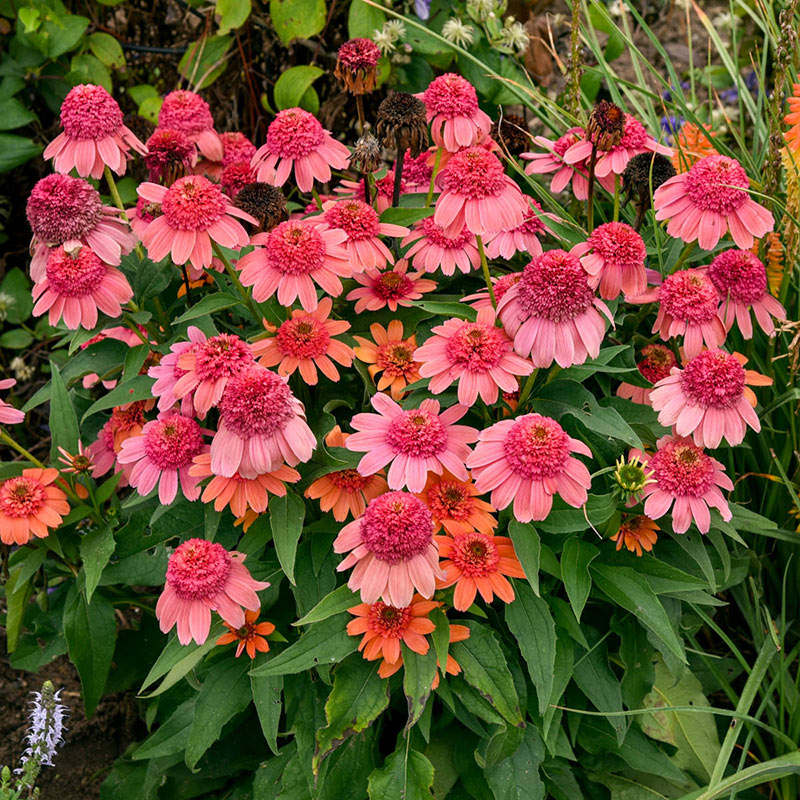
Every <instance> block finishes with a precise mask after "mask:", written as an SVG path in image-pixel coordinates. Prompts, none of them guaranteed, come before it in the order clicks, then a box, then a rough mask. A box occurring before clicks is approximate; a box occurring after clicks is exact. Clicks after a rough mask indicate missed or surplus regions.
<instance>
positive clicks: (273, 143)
mask: <svg viewBox="0 0 800 800" xmlns="http://www.w3.org/2000/svg"><path fill="white" fill-rule="evenodd" d="M349 159H350V151H349V150H348V149H347V148H346V147H345V146H344V145H343V144H342V143H341V142H337V141H336V140H335V139H334V138H333V137H332V136H331V134H330V132H329V131H326V130H325V128H323V127H322V125H320V123H319V120H318V119H317V118H316V117H315V116H314V115H313V114H309V112H308V111H303V109H302V108H286V109H284V110H283V111H279V112H278V113H277V115H276V116H275V119H274V120H272V122H271V123H270V125H269V128H268V129H267V142H266V144H265V145H263V147H260V148H259V149H258V151H257V152H256V154H255V155H254V156H253V162H252V164H253V167H255V169H256V170H257V171H258V180H260V181H263V182H265V183H271V184H272V185H273V186H283V184H284V183H286V181H287V180H288V178H289V175H290V174H291V172H292V169H294V178H295V181H296V182H297V188H298V189H300V191H301V192H310V191H311V189H312V187H313V186H314V181H315V180H316V181H319V182H320V183H327V182H328V181H329V180H330V179H331V168H333V169H346V168H347V163H348V161H349Z"/></svg>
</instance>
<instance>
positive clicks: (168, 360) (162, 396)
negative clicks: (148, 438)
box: [147, 328, 205, 417]
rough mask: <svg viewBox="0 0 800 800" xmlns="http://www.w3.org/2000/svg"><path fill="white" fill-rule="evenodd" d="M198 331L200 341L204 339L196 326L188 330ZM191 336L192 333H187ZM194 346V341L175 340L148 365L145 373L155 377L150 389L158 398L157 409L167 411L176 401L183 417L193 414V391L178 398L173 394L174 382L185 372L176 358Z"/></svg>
mask: <svg viewBox="0 0 800 800" xmlns="http://www.w3.org/2000/svg"><path fill="white" fill-rule="evenodd" d="M192 330H194V331H198V332H199V333H200V337H202V338H201V340H202V341H204V340H205V337H204V336H203V334H202V332H201V331H199V329H198V328H190V331H192ZM189 336H190V337H191V336H192V334H191V333H189ZM192 347H194V342H191V341H189V342H175V344H173V345H172V347H170V349H169V353H167V355H165V356H164V357H163V358H162V359H161V361H160V362H159V363H158V364H155V365H154V366H152V367H150V368H149V369H148V370H147V374H148V375H149V376H150V377H151V378H155V381H156V382H155V383H154V384H153V387H152V389H151V390H150V391H151V392H152V394H153V397H157V398H158V410H159V411H169V410H170V409H171V408H173V406H175V405H176V404H177V403H180V411H181V414H183V416H184V417H191V416H193V414H194V391H193V390H192V391H189V392H187V393H186V394H185V395H183V397H181V398H180V399H178V398H177V397H176V396H175V384H176V383H177V382H178V380H179V379H180V378H182V377H183V376H184V375H185V374H186V370H185V369H181V368H180V367H179V366H178V359H179V358H180V357H181V356H182V355H183V354H184V353H185V352H187V351H188V350H191V349H192Z"/></svg>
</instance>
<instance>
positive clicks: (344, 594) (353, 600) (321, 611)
mask: <svg viewBox="0 0 800 800" xmlns="http://www.w3.org/2000/svg"><path fill="white" fill-rule="evenodd" d="M360 602H361V600H360V598H359V596H358V595H357V594H355V593H354V592H353V591H351V590H350V588H349V587H348V586H347V584H344V585H343V586H340V587H339V588H338V589H334V590H333V591H332V592H330V594H326V595H325V597H323V598H322V600H320V601H319V603H317V604H316V605H315V606H314V608H312V609H311V611H309V612H308V614H306V615H305V616H304V617H302V618H301V619H299V620H297V622H293V623H292V625H294V626H299V625H310V624H311V623H312V622H322V620H324V619H328V618H329V617H332V616H334V615H335V614H341V613H342V611H347V609H348V608H352V607H353V606H357V605H358V604H359V603H360Z"/></svg>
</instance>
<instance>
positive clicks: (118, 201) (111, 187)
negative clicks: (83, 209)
mask: <svg viewBox="0 0 800 800" xmlns="http://www.w3.org/2000/svg"><path fill="white" fill-rule="evenodd" d="M103 175H105V178H106V183H107V184H108V191H109V192H110V193H111V199H112V200H113V201H114V205H115V206H116V207H117V208H118V209H119V210H120V211H121V212H122V213H121V214H120V216H121V217H122V219H124V220H125V222H130V220H129V219H128V215H127V214H126V213H125V206H124V205H123V203H122V198H121V197H120V196H119V189H117V182H116V181H115V180H114V176H113V175H112V174H111V170H110V169H109V168H108V167H107V166H106V167H103ZM136 255H137V256H139V261H143V260H144V250H142V245H141V243H140V242H136Z"/></svg>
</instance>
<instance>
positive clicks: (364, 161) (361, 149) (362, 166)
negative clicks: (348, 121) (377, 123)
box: [350, 132, 383, 174]
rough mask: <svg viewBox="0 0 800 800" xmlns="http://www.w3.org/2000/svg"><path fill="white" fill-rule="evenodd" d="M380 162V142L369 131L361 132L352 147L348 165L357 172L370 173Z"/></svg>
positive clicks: (381, 161) (381, 160)
mask: <svg viewBox="0 0 800 800" xmlns="http://www.w3.org/2000/svg"><path fill="white" fill-rule="evenodd" d="M382 163H383V159H382V158H381V144H380V142H379V141H378V140H377V139H376V138H375V137H374V136H373V135H372V134H371V133H369V132H367V133H365V134H363V135H362V136H361V137H360V138H359V140H358V141H357V142H356V146H355V148H353V155H352V156H351V157H350V166H351V167H353V168H354V169H357V170H358V171H359V172H363V173H365V174H371V173H373V172H375V170H377V169H378V168H379V167H380V166H381V164H382Z"/></svg>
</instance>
